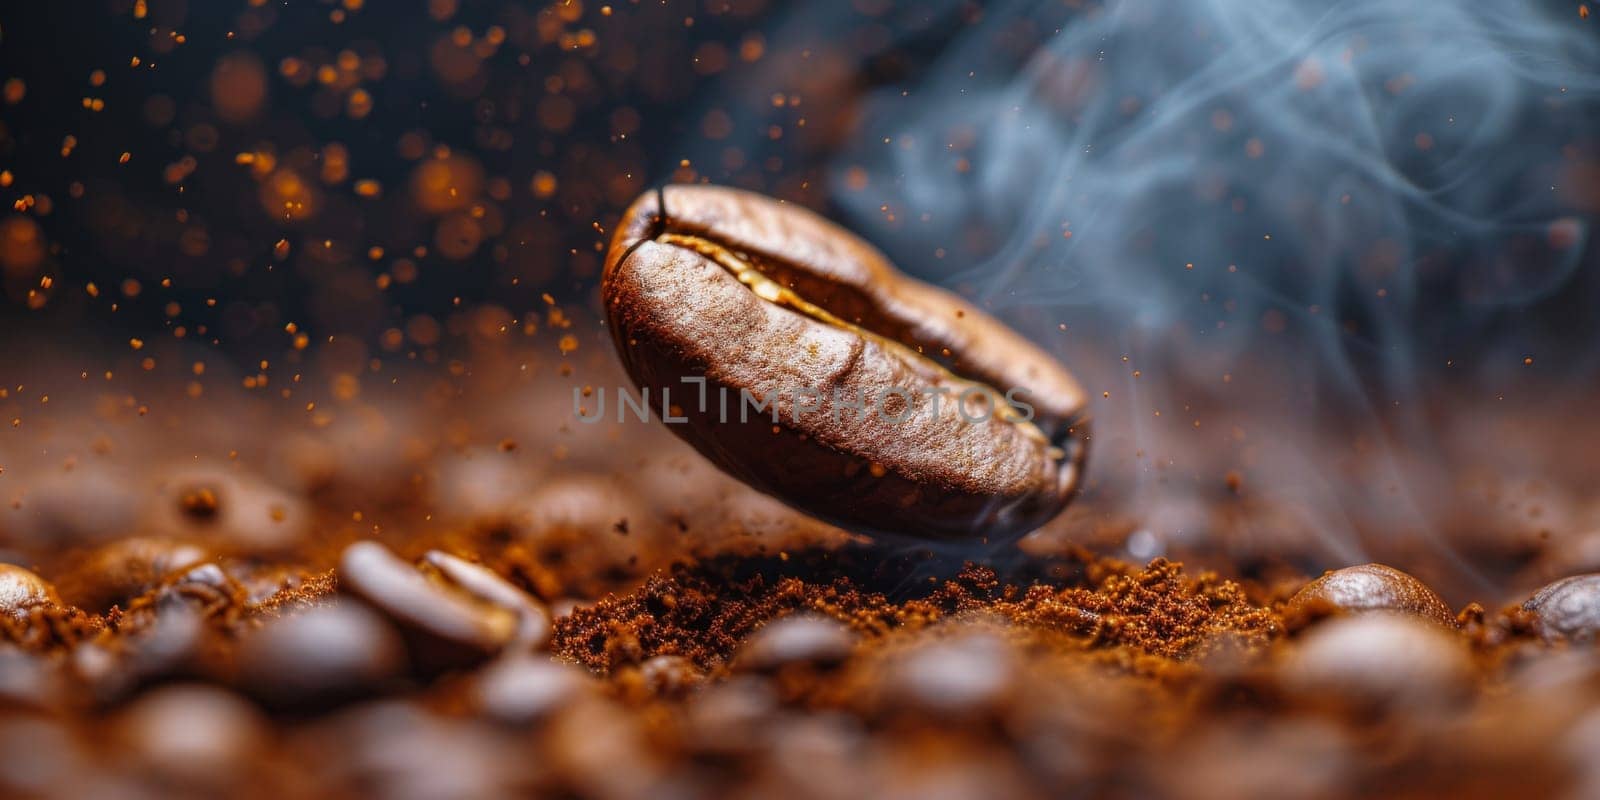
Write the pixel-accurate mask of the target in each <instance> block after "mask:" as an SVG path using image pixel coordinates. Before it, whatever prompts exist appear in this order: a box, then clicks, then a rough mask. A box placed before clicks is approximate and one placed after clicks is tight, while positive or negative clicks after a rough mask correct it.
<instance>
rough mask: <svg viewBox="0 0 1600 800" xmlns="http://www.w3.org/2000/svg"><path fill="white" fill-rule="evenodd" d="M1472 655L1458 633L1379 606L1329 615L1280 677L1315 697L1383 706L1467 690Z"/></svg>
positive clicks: (1427, 701) (1428, 701) (1432, 701)
mask: <svg viewBox="0 0 1600 800" xmlns="http://www.w3.org/2000/svg"><path fill="white" fill-rule="evenodd" d="M1472 672H1473V669H1472V662H1471V660H1470V659H1469V658H1468V655H1467V652H1466V649H1465V648H1464V647H1463V646H1462V644H1461V642H1460V641H1458V640H1457V638H1456V637H1455V636H1454V635H1453V634H1451V633H1450V632H1448V631H1446V630H1445V629H1444V628H1442V627H1440V626H1438V625H1435V624H1433V623H1432V622H1430V621H1425V620H1424V619H1423V618H1419V617H1416V616H1412V615H1409V614H1400V613H1394V612H1378V613H1372V614H1363V615H1361V616H1356V617H1345V618H1341V619H1335V620H1330V621H1328V622H1326V623H1323V624H1322V625H1319V626H1317V627H1315V628H1313V629H1312V630H1311V631H1310V633H1308V634H1307V635H1306V637H1305V638H1304V639H1303V640H1302V641H1300V642H1299V643H1298V645H1297V646H1296V647H1295V648H1294V649H1293V650H1292V651H1291V652H1290V653H1289V654H1288V656H1287V657H1286V658H1285V659H1284V661H1283V663H1282V664H1281V665H1280V669H1279V672H1278V676H1279V681H1280V683H1281V684H1282V685H1283V686H1284V687H1285V688H1287V689H1288V690H1290V691H1291V692H1292V693H1294V694H1296V695H1298V696H1300V697H1303V698H1306V699H1308V700H1310V701H1312V702H1316V703H1322V702H1327V701H1329V700H1335V701H1342V702H1352V703H1356V704H1359V705H1362V706H1373V707H1380V708H1388V707H1400V706H1423V705H1437V704H1439V703H1442V702H1443V701H1446V700H1448V699H1451V698H1454V697H1456V696H1457V695H1459V694H1460V693H1461V692H1462V691H1464V690H1465V689H1466V688H1467V687H1468V686H1470V682H1471V679H1472Z"/></svg>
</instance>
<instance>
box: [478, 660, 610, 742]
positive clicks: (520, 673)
mask: <svg viewBox="0 0 1600 800" xmlns="http://www.w3.org/2000/svg"><path fill="white" fill-rule="evenodd" d="M593 683H594V681H593V679H592V678H590V677H589V675H588V673H585V672H584V671H583V670H581V669H579V668H577V667H574V666H572V665H571V664H563V663H561V662H559V661H553V660H551V659H548V658H540V657H536V656H528V655H514V656H507V657H505V658H502V659H499V660H497V661H495V662H494V663H493V664H491V665H489V666H488V667H485V668H484V669H483V670H482V671H480V672H479V673H478V674H477V675H476V677H475V681H474V684H473V700H474V703H475V705H476V706H477V708H478V710H479V712H481V713H482V714H483V715H484V716H487V717H489V718H491V719H495V720H498V721H500V722H503V723H505V724H507V725H527V724H531V723H535V722H539V721H541V720H544V719H547V718H548V717H549V716H550V715H551V714H554V713H555V712H556V711H558V710H560V709H561V708H563V707H565V706H567V705H569V704H571V703H574V702H577V701H578V700H579V699H580V698H582V697H584V696H585V695H587V694H588V693H590V692H592V691H593Z"/></svg>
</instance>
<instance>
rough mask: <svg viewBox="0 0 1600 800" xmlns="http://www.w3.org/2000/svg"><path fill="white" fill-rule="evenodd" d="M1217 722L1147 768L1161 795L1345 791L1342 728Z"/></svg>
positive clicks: (1220, 798) (1263, 798) (1290, 799)
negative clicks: (1160, 789)
mask: <svg viewBox="0 0 1600 800" xmlns="http://www.w3.org/2000/svg"><path fill="white" fill-rule="evenodd" d="M1218 723H1219V724H1217V725H1215V726H1208V729H1207V730H1204V731H1201V732H1199V735H1198V736H1195V737H1193V738H1188V739H1187V740H1186V741H1183V742H1180V743H1178V746H1177V747H1176V748H1175V749H1176V752H1175V753H1173V752H1162V753H1161V755H1160V756H1159V757H1158V758H1157V759H1156V763H1154V764H1152V767H1153V769H1152V770H1151V772H1152V773H1153V774H1154V775H1156V779H1157V781H1158V783H1159V784H1160V785H1161V787H1162V790H1163V791H1162V796H1164V797H1172V798H1183V799H1184V800H1249V799H1250V798H1259V800H1280V799H1281V800H1294V798H1304V800H1316V799H1317V798H1331V797H1339V796H1342V795H1346V794H1348V793H1349V791H1348V787H1347V782H1348V781H1350V780H1351V779H1352V778H1353V772H1354V770H1353V769H1352V768H1353V767H1354V766H1355V764H1354V763H1353V762H1354V761H1355V753H1353V752H1352V751H1353V749H1354V748H1353V747H1352V743H1351V742H1350V741H1349V740H1348V738H1347V736H1346V735H1345V733H1344V731H1343V730H1342V729H1341V728H1340V727H1339V726H1337V725H1335V724H1332V723H1328V722H1322V721H1318V720H1316V719H1302V720H1295V719H1288V720H1282V721H1276V720H1275V721H1271V722H1265V723H1264V722H1263V721H1261V720H1258V719H1253V718H1252V719H1248V720H1245V721H1240V722H1234V721H1231V720H1226V721H1224V720H1219V721H1218ZM1241 767H1242V768H1241Z"/></svg>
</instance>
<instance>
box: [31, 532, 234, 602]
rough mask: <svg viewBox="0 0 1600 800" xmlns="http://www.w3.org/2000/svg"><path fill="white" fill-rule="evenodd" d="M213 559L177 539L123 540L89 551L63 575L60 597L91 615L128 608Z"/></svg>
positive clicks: (141, 538) (209, 555)
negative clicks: (169, 579) (180, 574)
mask: <svg viewBox="0 0 1600 800" xmlns="http://www.w3.org/2000/svg"><path fill="white" fill-rule="evenodd" d="M210 557H211V554H210V553H208V552H207V551H206V550H205V549H203V548H201V547H200V546H198V545H195V544H190V543H188V542H184V541H179V540H175V539H162V538H151V537H134V538H131V539H122V540H119V541H116V542H112V543H110V544H107V545H104V546H102V547H98V548H96V549H94V550H93V551H90V552H89V553H88V554H87V555H85V556H84V557H83V558H82V559H81V560H80V561H79V563H78V564H77V566H76V567H75V568H73V569H72V570H71V571H70V572H68V573H66V574H65V575H63V576H62V577H61V581H60V584H61V595H62V597H63V598H65V599H66V601H67V602H69V603H71V604H73V605H75V606H79V607H81V608H84V609H87V610H89V611H95V612H103V611H106V610H108V609H110V608H111V607H112V606H122V607H123V608H126V607H127V605H128V601H130V600H132V599H134V598H136V597H138V596H140V595H142V594H144V593H145V592H148V591H150V590H151V589H154V588H156V587H157V586H160V585H161V584H162V583H163V582H164V581H166V580H167V579H168V578H170V577H172V576H174V575H177V574H179V573H180V572H182V571H184V570H186V569H188V568H190V567H193V566H196V565H198V564H199V563H201V562H203V561H206V560H208V559H209V558H210Z"/></svg>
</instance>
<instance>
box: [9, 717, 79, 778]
mask: <svg viewBox="0 0 1600 800" xmlns="http://www.w3.org/2000/svg"><path fill="white" fill-rule="evenodd" d="M0 753H3V754H5V756H4V757H3V758H0V793H3V794H4V796H5V797H7V798H32V797H40V798H56V797H59V798H69V797H83V796H88V795H82V794H77V792H79V791H80V790H81V789H82V788H83V781H82V779H83V778H84V777H85V776H89V775H93V774H94V772H95V763H94V761H93V756H92V755H91V754H90V753H88V752H86V748H85V747H84V746H83V744H82V743H81V742H79V741H78V739H77V738H76V737H74V736H73V735H72V733H71V731H69V730H68V729H67V727H66V725H65V724H64V723H62V722H58V721H55V720H52V719H48V718H46V717H40V716H34V715H24V714H16V715H0Z"/></svg>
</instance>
